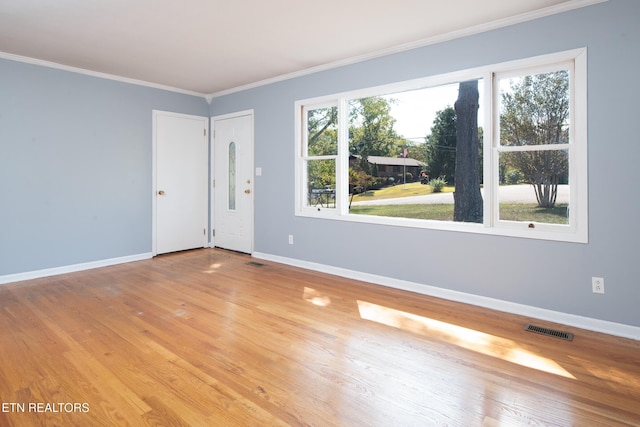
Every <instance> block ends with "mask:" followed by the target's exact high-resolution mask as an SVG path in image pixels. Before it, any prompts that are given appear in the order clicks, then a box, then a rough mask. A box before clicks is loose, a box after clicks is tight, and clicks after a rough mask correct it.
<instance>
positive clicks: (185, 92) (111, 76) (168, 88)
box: [0, 52, 212, 103]
mask: <svg viewBox="0 0 640 427" xmlns="http://www.w3.org/2000/svg"><path fill="white" fill-rule="evenodd" d="M0 59H8V60H10V61H16V62H23V63H25V64H32V65H39V66H41V67H47V68H54V69H57V70H62V71H68V72H71V73H77V74H84V75H86V76H91V77H97V78H100V79H106V80H114V81H117V82H121V83H128V84H132V85H137V86H145V87H150V88H153V89H160V90H166V91H168V92H175V93H180V94H183V95H191V96H197V97H200V98H205V99H206V100H207V102H209V103H211V102H210V101H209V99H212V97H211V96H210V95H206V94H204V93H199V92H194V91H190V90H185V89H179V88H176V87H172V86H165V85H161V84H157V83H151V82H147V81H144V80H137V79H130V78H128V77H122V76H117V75H114V74H107V73H101V72H99V71H92V70H87V69H84V68H78V67H71V66H69V65H63V64H58V63H56V62H50V61H44V60H42V59H37V58H30V57H28V56H20V55H15V54H13V53H6V52H0Z"/></svg>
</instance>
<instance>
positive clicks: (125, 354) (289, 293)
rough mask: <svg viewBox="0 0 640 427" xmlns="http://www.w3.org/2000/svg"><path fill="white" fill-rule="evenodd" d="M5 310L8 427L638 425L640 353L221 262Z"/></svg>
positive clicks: (460, 309)
mask: <svg viewBox="0 0 640 427" xmlns="http://www.w3.org/2000/svg"><path fill="white" fill-rule="evenodd" d="M0 308H1V310H0V404H1V405H2V406H1V407H0V409H1V411H0V425H1V426H40V425H41V426H94V425H96V426H97V425H105V426H121V425H122V426H124V425H130V426H182V425H191V426H236V425H238V426H244V425H247V426H281V425H282V426H284V425H291V426H298V425H313V426H465V427H467V426H520V425H549V426H619V425H621V426H622V425H640V342H637V341H632V340H626V339H622V338H618V337H612V336H607V335H602V334H598V333H594V332H589V331H584V330H578V329H575V328H570V327H563V326H558V325H552V324H548V323H545V322H540V321H533V323H536V324H537V325H541V326H544V327H553V328H560V329H562V330H564V331H568V332H571V333H574V334H575V338H574V340H573V341H572V342H568V341H563V340H559V339H557V338H550V337H547V336H543V335H537V334H533V333H530V332H525V331H523V327H524V325H525V324H526V323H528V322H531V321H532V319H526V318H522V317H518V316H515V315H510V314H505V313H500V312H494V311H490V310H486V309H481V308H477V307H473V306H468V305H463V304H458V303H452V302H448V301H443V300H439V299H435V298H430V297H426V296H422V295H417V294H413V293H409V292H403V291H398V290H393V289H389V288H385V287H381V286H375V285H371V284H367V283H363V282H358V281H354V280H348V279H344V278H339V277H335V276H331V275H325V274H321V273H317V272H311V271H306V270H302V269H297V268H293V267H289V266H283V265H279V264H276V263H272V262H265V261H259V262H258V265H256V264H255V260H253V259H252V258H250V257H249V256H246V255H241V254H236V253H232V252H226V251H222V250H216V249H203V250H196V251H189V252H184V253H177V254H171V255H164V256H160V257H157V258H155V259H152V260H147V261H139V262H135V263H130V264H123V265H118V266H113V267H106V268H101V269H95V270H90V271H85V272H80V273H73V274H66V275H60V276H55V277H50V278H45V279H38V280H33V281H28V282H21V283H16V284H10V285H4V286H2V287H0Z"/></svg>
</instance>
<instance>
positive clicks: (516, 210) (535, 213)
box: [349, 198, 567, 224]
mask: <svg viewBox="0 0 640 427" xmlns="http://www.w3.org/2000/svg"><path fill="white" fill-rule="evenodd" d="M354 200H355V198H354ZM349 213H352V214H359V215H376V216H388V217H399V218H415V219H433V220H440V221H453V204H442V205H425V204H420V205H376V206H352V207H351V209H350V210H349ZM500 219H503V220H513V221H530V222H540V223H548V224H566V223H567V205H566V204H558V205H557V206H556V207H554V208H551V209H547V208H539V207H538V206H537V205H536V204H523V203H513V204H502V205H500Z"/></svg>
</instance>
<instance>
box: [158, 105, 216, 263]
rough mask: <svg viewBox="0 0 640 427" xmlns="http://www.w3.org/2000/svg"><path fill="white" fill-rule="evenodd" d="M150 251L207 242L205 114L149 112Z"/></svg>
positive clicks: (178, 248) (160, 251)
mask: <svg viewBox="0 0 640 427" xmlns="http://www.w3.org/2000/svg"><path fill="white" fill-rule="evenodd" d="M153 122H154V166H155V167H154V178H155V179H154V230H153V233H154V254H156V255H158V254H163V253H167V252H175V251H181V250H185V249H193V248H202V247H204V246H207V216H208V206H207V205H208V194H207V192H208V184H207V183H208V153H209V149H208V140H207V127H208V118H206V117H198V116H188V115H184V114H175V113H166V112H161V111H154V113H153Z"/></svg>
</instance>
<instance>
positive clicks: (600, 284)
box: [591, 277, 604, 294]
mask: <svg viewBox="0 0 640 427" xmlns="http://www.w3.org/2000/svg"><path fill="white" fill-rule="evenodd" d="M591 288H592V290H593V293H594V294H604V278H602V277H592V278H591Z"/></svg>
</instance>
